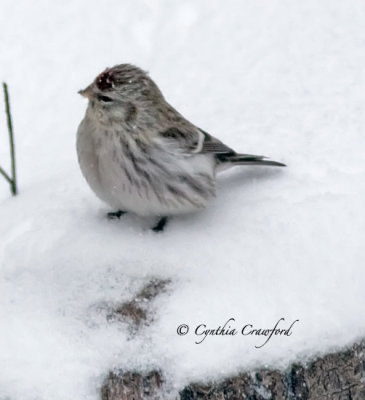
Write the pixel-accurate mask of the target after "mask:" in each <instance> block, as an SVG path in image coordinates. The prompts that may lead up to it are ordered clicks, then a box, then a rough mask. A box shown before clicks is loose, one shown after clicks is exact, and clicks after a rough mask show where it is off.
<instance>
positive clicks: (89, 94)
mask: <svg viewBox="0 0 365 400" xmlns="http://www.w3.org/2000/svg"><path fill="white" fill-rule="evenodd" d="M78 93H79V94H81V96H84V97H86V98H87V99H89V100H91V99H92V97H93V90H92V85H89V86H88V87H87V88H86V89H83V90H79V91H78Z"/></svg>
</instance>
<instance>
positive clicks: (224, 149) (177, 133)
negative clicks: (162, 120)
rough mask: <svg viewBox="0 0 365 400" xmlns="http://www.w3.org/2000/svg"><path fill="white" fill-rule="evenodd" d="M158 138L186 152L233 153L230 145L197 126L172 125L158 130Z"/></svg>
mask: <svg viewBox="0 0 365 400" xmlns="http://www.w3.org/2000/svg"><path fill="white" fill-rule="evenodd" d="M159 138H160V139H161V140H162V141H163V142H165V143H166V144H168V143H169V144H170V146H172V147H175V148H176V149H178V150H179V151H181V152H183V153H186V154H206V153H213V154H235V152H234V150H232V149H231V148H230V147H228V146H226V145H225V144H224V143H222V142H221V141H219V140H218V139H216V138H215V137H213V136H211V135H209V133H207V132H204V131H203V130H201V129H199V128H190V129H184V128H178V127H176V126H173V127H170V128H168V129H166V130H165V131H162V132H159Z"/></svg>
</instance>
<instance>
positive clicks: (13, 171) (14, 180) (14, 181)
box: [0, 82, 18, 196]
mask: <svg viewBox="0 0 365 400" xmlns="http://www.w3.org/2000/svg"><path fill="white" fill-rule="evenodd" d="M3 89H4V97H5V111H6V118H7V122H8V131H9V142H10V157H11V179H10V180H9V179H8V178H9V176H8V175H7V174H6V173H5V171H4V170H3V169H0V172H1V173H2V175H4V177H5V178H6V179H7V180H8V181H9V183H10V188H11V193H12V194H13V196H15V195H16V194H17V192H18V188H17V176H16V164H15V144H14V132H13V122H12V120H11V113H10V102H9V92H8V85H7V84H6V83H5V82H3Z"/></svg>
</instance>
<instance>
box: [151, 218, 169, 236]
mask: <svg viewBox="0 0 365 400" xmlns="http://www.w3.org/2000/svg"><path fill="white" fill-rule="evenodd" d="M167 221H168V218H167V217H162V218H160V219H159V221H158V222H157V224H156V225H155V226H154V227H153V228H152V230H153V232H156V233H158V232H162V231H163V230H164V229H165V226H166V224H167Z"/></svg>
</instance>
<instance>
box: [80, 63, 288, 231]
mask: <svg viewBox="0 0 365 400" xmlns="http://www.w3.org/2000/svg"><path fill="white" fill-rule="evenodd" d="M79 93H80V94H81V95H82V96H84V97H86V98H87V99H88V100H89V103H88V107H87V110H86V114H85V117H84V119H83V120H82V121H81V123H80V125H79V128H78V131H77V154H78V160H79V164H80V167H81V171H82V173H83V175H84V177H85V178H86V181H87V182H88V184H89V185H90V187H91V189H92V190H93V191H94V192H95V194H96V195H97V196H98V197H99V198H100V199H101V200H103V201H104V202H105V203H107V204H108V205H110V206H111V207H112V208H113V209H114V210H116V211H115V212H111V213H108V216H109V217H110V218H120V217H121V215H123V214H124V213H125V212H131V213H134V214H137V215H139V216H155V217H158V222H157V224H156V225H155V226H154V227H153V228H152V229H153V230H154V231H156V232H158V231H162V230H163V229H164V227H165V225H166V222H167V218H168V217H169V216H173V215H178V214H184V213H191V212H194V211H197V210H199V209H201V208H203V207H205V206H206V204H207V203H208V202H209V200H210V199H211V198H212V197H214V195H215V186H216V173H217V172H219V171H220V170H222V169H225V168H226V167H233V166H235V165H270V166H279V167H283V166H285V164H282V163H279V162H276V161H270V160H267V159H266V157H263V156H256V155H251V154H240V153H236V152H235V151H234V150H232V149H231V148H230V147H229V146H227V145H225V144H223V143H222V142H221V141H219V140H218V139H216V138H215V137H213V136H211V135H210V134H209V133H207V132H205V131H203V130H202V129H200V128H198V127H197V126H195V125H194V124H192V123H191V122H189V121H188V120H187V119H185V118H184V117H183V116H182V115H181V114H180V113H179V112H178V111H176V110H175V109H174V108H173V107H172V106H171V105H170V104H169V103H168V102H167V101H166V100H165V98H164V96H163V95H162V93H161V91H160V89H159V88H158V86H157V85H156V84H155V82H154V81H153V80H152V79H151V78H150V77H149V75H148V74H147V73H146V72H145V71H143V70H142V69H140V68H138V67H136V66H134V65H131V64H121V65H116V66H114V67H113V68H107V69H106V70H105V71H104V72H102V73H101V74H100V75H98V76H97V77H96V79H95V80H94V81H93V82H92V83H91V84H90V85H89V86H88V87H87V88H86V89H84V90H80V91H79Z"/></svg>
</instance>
